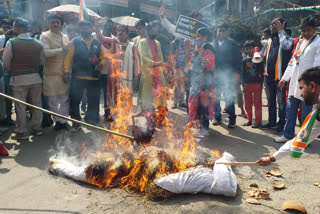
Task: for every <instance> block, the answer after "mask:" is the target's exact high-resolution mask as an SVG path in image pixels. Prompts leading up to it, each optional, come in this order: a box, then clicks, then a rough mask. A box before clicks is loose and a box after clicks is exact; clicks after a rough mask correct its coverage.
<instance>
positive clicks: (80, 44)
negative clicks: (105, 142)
mask: <svg viewBox="0 0 320 214" xmlns="http://www.w3.org/2000/svg"><path fill="white" fill-rule="evenodd" d="M79 29H80V35H81V36H80V37H77V38H75V39H73V42H72V46H71V48H70V49H69V50H68V52H67V55H66V57H65V59H64V76H63V79H64V81H65V82H69V78H70V70H71V68H72V73H71V87H70V116H71V118H73V119H76V120H81V115H80V110H79V104H80V101H81V98H82V95H83V91H84V89H86V91H87V96H88V109H87V112H86V116H85V121H86V122H87V123H90V124H97V123H98V122H99V121H100V117H99V103H100V82H99V77H100V70H101V68H102V67H103V66H105V65H106V60H105V53H104V49H103V47H102V45H101V44H100V43H99V41H98V40H96V39H94V38H93V37H92V25H91V24H90V23H89V22H85V21H82V22H80V23H79ZM72 127H73V131H77V130H79V129H80V125H79V124H76V123H73V125H72Z"/></svg>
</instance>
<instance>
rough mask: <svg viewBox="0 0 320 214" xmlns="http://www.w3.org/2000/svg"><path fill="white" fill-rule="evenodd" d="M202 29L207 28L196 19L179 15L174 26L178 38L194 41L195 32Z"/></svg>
mask: <svg viewBox="0 0 320 214" xmlns="http://www.w3.org/2000/svg"><path fill="white" fill-rule="evenodd" d="M202 27H209V26H208V25H207V24H205V23H203V22H200V21H198V20H196V19H193V18H190V17H188V16H182V15H180V17H179V19H178V22H177V24H176V33H177V35H178V37H181V38H184V39H188V40H193V41H195V40H196V34H197V30H198V29H199V28H202Z"/></svg>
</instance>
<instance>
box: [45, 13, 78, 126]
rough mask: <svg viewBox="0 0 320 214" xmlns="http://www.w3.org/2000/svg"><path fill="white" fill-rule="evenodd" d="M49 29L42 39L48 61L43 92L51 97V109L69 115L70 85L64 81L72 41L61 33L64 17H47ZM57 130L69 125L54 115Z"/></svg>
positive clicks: (46, 62)
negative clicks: (67, 55)
mask: <svg viewBox="0 0 320 214" xmlns="http://www.w3.org/2000/svg"><path fill="white" fill-rule="evenodd" d="M47 21H48V26H49V31H47V32H44V33H43V34H42V35H41V37H40V41H41V42H42V44H43V47H44V55H45V57H46V61H45V64H44V71H43V94H44V96H48V98H49V110H50V111H53V112H56V113H58V114H61V115H63V116H66V117H68V116H69V105H70V104H69V85H68V82H65V81H64V78H63V75H64V70H63V69H64V67H63V63H64V57H65V55H66V53H67V51H68V49H69V48H70V47H71V45H72V43H70V42H69V39H68V37H67V36H66V35H64V34H62V33H61V27H62V24H63V21H62V19H61V18H60V17H59V16H56V15H50V16H49V17H48V18H47ZM53 119H54V121H55V126H54V129H55V130H60V129H64V128H67V127H68V123H67V121H66V120H64V119H61V118H58V117H53Z"/></svg>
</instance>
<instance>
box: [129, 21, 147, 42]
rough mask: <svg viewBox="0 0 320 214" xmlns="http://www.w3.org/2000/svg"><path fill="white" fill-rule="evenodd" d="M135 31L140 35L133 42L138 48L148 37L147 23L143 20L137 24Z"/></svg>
mask: <svg viewBox="0 0 320 214" xmlns="http://www.w3.org/2000/svg"><path fill="white" fill-rule="evenodd" d="M135 29H136V32H137V34H138V36H136V37H135V38H133V39H132V42H133V43H134V45H135V46H136V47H138V45H139V42H140V41H141V40H142V39H144V38H146V37H147V31H146V23H145V21H143V20H139V21H137V22H136V24H135Z"/></svg>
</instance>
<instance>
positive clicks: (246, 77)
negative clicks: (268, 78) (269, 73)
mask: <svg viewBox="0 0 320 214" xmlns="http://www.w3.org/2000/svg"><path fill="white" fill-rule="evenodd" d="M263 72H264V64H263V62H260V63H253V62H252V58H248V57H247V58H245V59H244V60H243V61H242V70H241V80H242V81H241V82H242V84H246V83H262V82H263Z"/></svg>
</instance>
